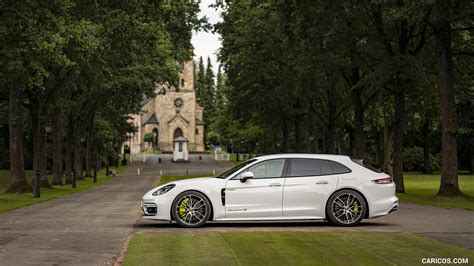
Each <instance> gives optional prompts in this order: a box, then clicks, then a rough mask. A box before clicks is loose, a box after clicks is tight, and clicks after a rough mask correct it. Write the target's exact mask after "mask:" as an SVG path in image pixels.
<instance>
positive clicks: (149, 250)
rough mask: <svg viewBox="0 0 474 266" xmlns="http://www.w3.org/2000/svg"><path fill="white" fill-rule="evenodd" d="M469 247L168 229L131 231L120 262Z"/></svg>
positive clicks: (442, 251) (308, 261)
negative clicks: (128, 242) (129, 239)
mask: <svg viewBox="0 0 474 266" xmlns="http://www.w3.org/2000/svg"><path fill="white" fill-rule="evenodd" d="M432 257H435V258H439V257H446V258H469V262H470V263H472V262H473V261H474V251H472V250H468V249H464V248H460V247H456V246H454V245H450V244H445V243H442V242H439V241H436V240H432V239H429V238H426V237H421V236H417V235H414V234H407V233H397V232H258V233H255V232H198V231H193V232H173V233H142V234H136V235H135V236H134V237H133V239H132V241H131V242H130V246H129V248H128V250H127V252H126V254H125V258H124V262H123V263H124V265H316V264H318V265H393V264H398V265H414V264H418V265H420V264H421V259H422V258H432Z"/></svg>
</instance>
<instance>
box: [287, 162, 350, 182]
mask: <svg viewBox="0 0 474 266" xmlns="http://www.w3.org/2000/svg"><path fill="white" fill-rule="evenodd" d="M298 159H306V160H320V161H329V162H335V163H338V164H340V165H342V166H344V167H345V168H347V170H349V172H345V173H333V174H326V175H321V174H319V175H298V176H291V175H290V173H291V162H292V161H293V160H298ZM287 161H288V169H287V172H286V177H287V178H295V177H296V178H297V177H309V176H332V175H345V174H349V173H352V169H350V168H349V167H347V166H345V165H343V164H342V163H340V162H336V161H334V160H329V159H319V158H288V159H287ZM331 168H332V167H331Z"/></svg>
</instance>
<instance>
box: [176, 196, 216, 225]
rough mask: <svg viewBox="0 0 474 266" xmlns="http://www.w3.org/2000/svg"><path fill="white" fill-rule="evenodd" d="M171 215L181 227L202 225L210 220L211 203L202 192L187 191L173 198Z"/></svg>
mask: <svg viewBox="0 0 474 266" xmlns="http://www.w3.org/2000/svg"><path fill="white" fill-rule="evenodd" d="M188 203H189V204H188ZM193 204H194V205H193ZM171 215H172V216H173V219H174V220H175V221H176V223H178V225H179V226H181V227H186V228H197V227H201V226H203V225H204V224H206V222H207V221H208V220H209V217H210V215H211V203H210V202H209V200H208V199H207V197H206V196H204V194H202V193H200V192H197V191H185V192H183V193H181V194H179V195H178V196H177V197H176V198H175V199H174V200H173V204H172V205H171Z"/></svg>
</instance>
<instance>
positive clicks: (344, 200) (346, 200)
mask: <svg viewBox="0 0 474 266" xmlns="http://www.w3.org/2000/svg"><path fill="white" fill-rule="evenodd" d="M366 212H367V204H365V201H364V199H363V198H362V195H361V194H360V193H358V192H356V191H354V190H349V189H344V190H340V191H337V192H336V193H334V194H333V195H332V196H331V197H329V200H328V202H327V204H326V216H327V219H328V220H329V222H331V223H332V224H334V225H339V226H354V225H357V224H359V223H360V221H361V220H362V219H363V218H364V216H365V213H366Z"/></svg>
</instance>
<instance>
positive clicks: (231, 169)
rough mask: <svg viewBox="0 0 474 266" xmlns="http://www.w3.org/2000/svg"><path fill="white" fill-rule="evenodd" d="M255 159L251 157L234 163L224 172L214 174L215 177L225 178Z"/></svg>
mask: <svg viewBox="0 0 474 266" xmlns="http://www.w3.org/2000/svg"><path fill="white" fill-rule="evenodd" d="M256 160H257V159H251V160H248V161H245V162H243V163H241V164H239V165H236V166H234V167H232V168H230V169H229V170H227V171H225V172H224V173H222V174H220V175H218V176H216V178H222V179H224V178H227V177H229V176H231V175H232V174H233V173H235V172H237V171H239V170H240V169H242V168H244V167H245V166H247V165H249V164H251V163H253V162H255V161H256Z"/></svg>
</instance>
